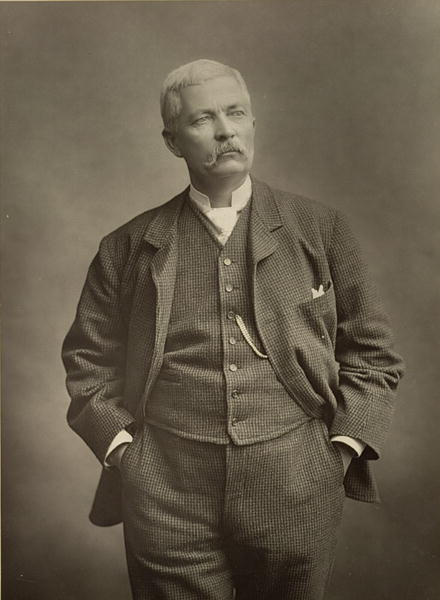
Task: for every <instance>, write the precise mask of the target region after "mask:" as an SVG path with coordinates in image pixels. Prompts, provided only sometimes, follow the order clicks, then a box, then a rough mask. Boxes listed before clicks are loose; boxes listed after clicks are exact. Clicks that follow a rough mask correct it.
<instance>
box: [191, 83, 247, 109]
mask: <svg viewBox="0 0 440 600" xmlns="http://www.w3.org/2000/svg"><path fill="white" fill-rule="evenodd" d="M180 98H181V101H182V108H183V109H185V108H187V109H190V110H193V109H194V108H195V107H196V106H203V105H205V104H207V105H209V104H215V105H216V104H224V103H226V104H230V103H231V104H238V103H240V104H242V103H246V104H248V103H249V97H248V95H247V94H246V92H245V90H244V89H243V87H242V86H241V85H240V83H239V82H238V81H237V80H236V79H235V77H233V76H232V75H231V76H229V75H226V76H221V77H215V78H212V79H207V80H206V81H202V82H200V83H197V84H194V85H189V86H187V87H185V88H183V89H182V90H181V91H180Z"/></svg>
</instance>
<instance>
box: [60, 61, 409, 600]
mask: <svg viewBox="0 0 440 600" xmlns="http://www.w3.org/2000/svg"><path fill="white" fill-rule="evenodd" d="M161 109H162V117H163V121H164V130H163V136H164V140H165V143H166V145H167V146H168V148H169V149H170V150H171V152H172V153H173V154H175V155H176V156H178V157H182V158H184V160H185V161H186V164H187V167H188V171H189V178H190V186H189V188H188V189H186V190H185V191H183V192H182V193H181V194H179V195H178V196H176V197H175V198H173V199H172V200H170V201H169V202H167V203H166V204H164V205H162V206H160V207H158V208H155V209H153V210H149V211H147V212H145V213H143V214H142V215H140V216H138V217H136V218H135V219H133V220H132V221H130V222H129V223H127V224H125V225H123V226H122V227H120V228H119V229H117V230H116V231H115V232H113V233H111V234H110V235H108V236H107V237H106V238H104V240H103V241H102V242H101V245H100V249H99V252H98V254H97V255H96V257H95V259H94V260H93V262H92V265H91V267H90V270H89V273H88V277H87V281H86V284H85V287H84V290H83V293H82V296H81V300H80V303H79V307H78V312H77V316H76V319H75V322H74V324H73V325H72V328H71V330H70V332H69V334H68V335H67V338H66V340H65V343H64V348H63V358H64V363H65V366H66V370H67V374H68V376H67V386H68V389H69V392H70V395H71V397H72V402H71V405H70V408H69V413H68V420H69V423H70V425H71V426H72V428H73V429H74V430H75V431H76V432H78V433H79V435H81V437H82V438H83V439H84V440H85V441H86V442H87V444H88V445H89V446H90V448H91V449H92V450H93V452H94V453H95V454H96V456H97V457H98V459H99V460H100V461H101V463H103V465H104V469H103V472H102V476H101V480H100V485H99V488H98V492H97V495H96V498H95V503H94V507H93V509H92V513H91V519H92V521H93V522H95V523H97V524H100V525H109V524H114V523H117V522H119V521H120V520H121V518H122V520H123V523H124V534H125V541H126V551H127V561H128V568H129V574H130V581H131V586H132V591H133V597H134V598H136V599H144V598H145V599H146V598H148V599H150V598H151V599H173V600H174V599H185V600H190V599H193V600H196V599H210V600H226V599H229V598H232V597H233V594H235V597H236V598H237V599H240V600H251V599H252V600H257V599H265V600H268V599H274V600H275V599H276V600H282V599H287V598H289V599H295V600H302V599H304V600H306V599H307V600H318V599H321V598H323V594H324V592H325V587H326V584H327V581H328V577H329V573H330V570H331V564H332V558H333V554H334V547H335V540H336V532H337V528H338V525H339V522H340V518H341V513H342V505H343V497H344V493H345V495H348V496H350V497H352V498H355V499H358V500H364V501H375V500H376V499H377V493H376V489H375V486H374V482H373V479H372V476H371V472H370V460H371V459H377V458H378V456H379V453H380V450H381V447H382V444H383V440H384V435H385V432H386V430H387V427H388V424H389V420H390V417H391V413H392V409H393V400H394V394H395V389H396V386H397V383H398V380H399V377H400V375H401V374H402V363H401V360H400V358H399V357H398V355H397V354H395V353H394V351H393V350H392V348H391V335H390V331H389V327H388V324H387V320H386V317H385V316H384V313H383V311H382V309H381V307H380V303H379V301H378V299H377V297H376V294H375V292H374V289H373V287H372V285H371V283H370V282H369V280H368V276H367V273H366V270H365V267H364V265H363V263H362V260H361V258H360V255H359V251H358V247H357V244H356V242H355V240H354V239H353V236H352V234H351V233H350V231H349V229H348V227H347V224H346V222H345V219H344V218H343V217H342V216H341V215H340V214H339V213H338V212H337V211H336V210H334V209H332V208H328V207H325V206H324V205H321V204H319V203H317V202H313V201H309V200H306V199H304V198H301V197H299V196H295V195H292V194H288V193H285V192H280V191H277V190H275V189H272V188H270V187H268V186H267V185H265V184H264V183H261V182H259V181H257V180H256V179H255V178H253V177H252V178H250V176H249V172H250V170H251V166H252V159H253V151H254V133H255V119H254V116H253V113H252V108H251V102H250V97H249V93H248V91H247V88H246V85H245V83H244V81H243V79H242V77H241V75H240V74H239V73H238V72H237V71H236V70H234V69H232V68H230V67H228V66H226V65H222V64H219V63H217V62H214V61H208V60H199V61H195V62H193V63H190V64H187V65H184V66H182V67H180V68H178V69H176V70H175V71H173V72H172V73H170V74H169V75H168V77H167V78H166V80H165V82H164V86H163V90H162V95H161Z"/></svg>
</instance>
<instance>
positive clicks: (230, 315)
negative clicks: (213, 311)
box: [228, 310, 235, 320]
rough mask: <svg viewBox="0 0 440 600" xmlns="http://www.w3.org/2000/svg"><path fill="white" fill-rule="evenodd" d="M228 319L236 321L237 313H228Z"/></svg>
mask: <svg viewBox="0 0 440 600" xmlns="http://www.w3.org/2000/svg"><path fill="white" fill-rule="evenodd" d="M228 319H231V320H233V319H235V312H234V311H233V310H230V311H228Z"/></svg>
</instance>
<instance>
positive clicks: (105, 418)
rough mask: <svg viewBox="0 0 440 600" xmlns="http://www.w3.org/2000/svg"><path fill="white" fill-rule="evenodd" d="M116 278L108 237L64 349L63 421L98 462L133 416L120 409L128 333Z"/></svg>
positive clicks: (89, 280)
mask: <svg viewBox="0 0 440 600" xmlns="http://www.w3.org/2000/svg"><path fill="white" fill-rule="evenodd" d="M119 286H120V278H119V275H118V273H117V269H116V268H115V266H114V263H113V260H112V257H111V253H110V251H109V249H108V247H107V242H106V239H105V238H104V240H103V241H102V242H101V244H100V248H99V251H98V253H97V255H96V256H95V258H94V259H93V262H92V264H91V265H90V268H89V271H88V274H87V279H86V282H85V285H84V288H83V291H82V294H81V298H80V301H79V304H78V309H77V313H76V318H75V321H74V322H73V325H72V327H71V328H70V330H69V332H68V334H67V336H66V339H65V340H64V344H63V349H62V358H63V362H64V366H65V369H66V373H67V378H66V385H67V389H68V392H69V394H70V396H71V403H70V406H69V409H68V413H67V421H68V423H69V425H70V426H71V427H72V429H73V430H74V431H76V433H78V434H79V435H80V436H81V437H82V438H83V439H84V441H85V442H86V443H87V445H88V446H89V447H90V448H91V450H92V451H93V452H94V453H95V455H96V456H97V458H98V459H99V460H100V461H101V463H103V462H104V458H105V455H106V452H107V450H108V447H109V445H110V443H111V441H112V440H113V438H114V437H115V435H116V434H117V433H118V432H119V431H121V429H123V428H124V427H125V426H126V425H128V424H129V423H132V422H133V421H134V417H133V416H132V415H131V414H130V413H129V412H128V411H127V410H126V409H125V408H124V407H123V402H122V397H123V391H124V374H125V354H126V346H125V342H126V331H125V326H124V323H123V320H122V319H121V314H120V302H119V295H120V294H119Z"/></svg>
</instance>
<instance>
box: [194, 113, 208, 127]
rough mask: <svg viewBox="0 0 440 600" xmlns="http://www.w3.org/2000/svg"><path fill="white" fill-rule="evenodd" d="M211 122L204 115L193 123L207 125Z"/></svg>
mask: <svg viewBox="0 0 440 600" xmlns="http://www.w3.org/2000/svg"><path fill="white" fill-rule="evenodd" d="M208 120H209V117H208V115H204V116H203V117H199V118H198V119H196V120H195V121H194V122H193V125H203V123H207V121H208Z"/></svg>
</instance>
